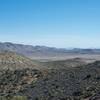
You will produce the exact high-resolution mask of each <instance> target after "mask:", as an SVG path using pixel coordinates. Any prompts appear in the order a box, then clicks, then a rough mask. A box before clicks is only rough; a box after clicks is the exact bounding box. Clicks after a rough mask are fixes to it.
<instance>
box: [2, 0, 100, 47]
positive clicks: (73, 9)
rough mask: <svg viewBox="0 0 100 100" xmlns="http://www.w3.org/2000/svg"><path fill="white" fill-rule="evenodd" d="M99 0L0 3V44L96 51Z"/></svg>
mask: <svg viewBox="0 0 100 100" xmlns="http://www.w3.org/2000/svg"><path fill="white" fill-rule="evenodd" d="M99 4H100V1H99V0H0V42H13V43H20V44H28V45H43V46H49V47H57V48H100V45H99V44H100V39H99V37H100V29H99V26H100V13H99V11H100V6H99Z"/></svg>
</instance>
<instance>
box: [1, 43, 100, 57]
mask: <svg viewBox="0 0 100 100" xmlns="http://www.w3.org/2000/svg"><path fill="white" fill-rule="evenodd" d="M6 50H7V51H13V52H17V53H18V54H22V55H25V56H41V55H58V54H66V53H79V54H100V49H91V48H90V49H80V48H73V49H66V48H65V49H64V48H55V47H47V46H32V45H23V44H15V43H10V42H4V43H2V42H0V51H6Z"/></svg>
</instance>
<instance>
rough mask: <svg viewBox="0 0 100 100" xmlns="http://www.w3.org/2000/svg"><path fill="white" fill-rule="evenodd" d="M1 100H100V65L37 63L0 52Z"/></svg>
mask: <svg viewBox="0 0 100 100" xmlns="http://www.w3.org/2000/svg"><path fill="white" fill-rule="evenodd" d="M0 100H100V61H95V62H93V63H86V62H84V60H82V59H80V58H76V59H69V60H61V61H49V62H38V61H33V60H31V59H29V58H27V57H25V56H22V55H19V54H17V53H14V52H9V51H4V52H1V53H0Z"/></svg>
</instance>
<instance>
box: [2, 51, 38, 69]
mask: <svg viewBox="0 0 100 100" xmlns="http://www.w3.org/2000/svg"><path fill="white" fill-rule="evenodd" d="M38 67H39V66H38V63H37V62H35V61H32V60H31V59H29V58H27V57H25V56H22V55H19V54H16V53H14V52H9V51H2V52H0V69H24V68H38Z"/></svg>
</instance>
